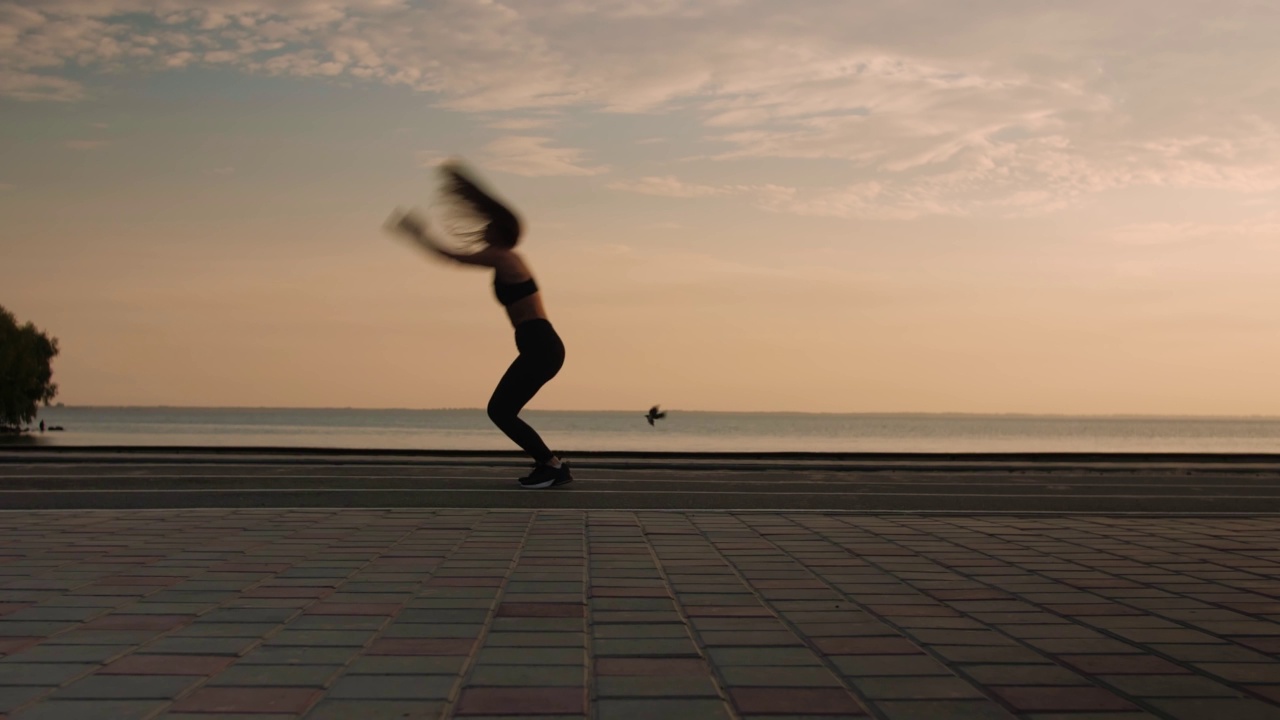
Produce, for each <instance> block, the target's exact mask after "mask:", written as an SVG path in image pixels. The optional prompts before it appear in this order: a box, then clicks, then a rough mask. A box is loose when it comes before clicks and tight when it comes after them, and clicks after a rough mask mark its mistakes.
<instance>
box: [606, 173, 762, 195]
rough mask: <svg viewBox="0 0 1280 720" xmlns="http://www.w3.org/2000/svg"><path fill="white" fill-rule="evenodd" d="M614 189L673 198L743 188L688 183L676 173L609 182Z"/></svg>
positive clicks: (731, 192) (713, 193)
mask: <svg viewBox="0 0 1280 720" xmlns="http://www.w3.org/2000/svg"><path fill="white" fill-rule="evenodd" d="M609 187H610V188H611V189H613V190H624V191H626V192H633V193H639V194H641V195H658V196H661V197H673V198H696V197H711V196H713V195H734V194H737V193H739V192H742V190H743V188H738V187H733V186H717V185H699V184H696V183H686V182H684V181H682V180H680V179H679V178H677V177H675V176H674V175H664V176H661V177H653V176H651V177H642V178H640V179H639V180H618V181H616V182H612V183H609Z"/></svg>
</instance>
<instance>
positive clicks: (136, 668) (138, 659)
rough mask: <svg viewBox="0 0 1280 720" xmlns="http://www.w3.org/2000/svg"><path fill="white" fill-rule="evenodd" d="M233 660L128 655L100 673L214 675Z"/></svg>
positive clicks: (216, 657) (212, 656)
mask: <svg viewBox="0 0 1280 720" xmlns="http://www.w3.org/2000/svg"><path fill="white" fill-rule="evenodd" d="M233 660H234V658H231V657H226V656H217V655H126V656H125V657H122V658H120V659H119V660H116V661H115V662H113V663H111V664H110V665H107V666H106V667H104V668H103V669H102V670H100V671H99V672H100V673H102V674H104V675H213V674H216V673H218V672H221V671H222V670H223V669H224V668H225V667H227V666H228V665H230V664H231V663H232V661H233Z"/></svg>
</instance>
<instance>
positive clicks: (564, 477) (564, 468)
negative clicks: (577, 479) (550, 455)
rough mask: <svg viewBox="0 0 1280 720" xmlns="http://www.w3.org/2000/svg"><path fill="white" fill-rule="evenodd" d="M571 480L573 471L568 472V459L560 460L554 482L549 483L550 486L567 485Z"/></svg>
mask: <svg viewBox="0 0 1280 720" xmlns="http://www.w3.org/2000/svg"><path fill="white" fill-rule="evenodd" d="M571 482H573V473H571V472H569V461H568V460H561V461H560V468H559V469H558V470H557V471H556V479H555V482H553V483H551V487H559V486H561V485H568V484H569V483H571Z"/></svg>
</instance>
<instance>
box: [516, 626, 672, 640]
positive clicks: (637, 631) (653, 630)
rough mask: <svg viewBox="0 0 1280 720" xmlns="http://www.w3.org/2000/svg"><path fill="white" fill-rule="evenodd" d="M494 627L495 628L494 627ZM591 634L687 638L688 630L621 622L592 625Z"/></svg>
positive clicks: (613, 636)
mask: <svg viewBox="0 0 1280 720" xmlns="http://www.w3.org/2000/svg"><path fill="white" fill-rule="evenodd" d="M495 629H496V628H495ZM591 634H592V636H594V637H597V638H687V637H689V630H688V628H686V627H685V626H684V625H680V624H676V623H670V624H667V625H644V624H635V625H628V624H625V623H624V624H621V625H593V626H592V627H591Z"/></svg>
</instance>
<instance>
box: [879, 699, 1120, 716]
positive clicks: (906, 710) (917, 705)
mask: <svg viewBox="0 0 1280 720" xmlns="http://www.w3.org/2000/svg"><path fill="white" fill-rule="evenodd" d="M876 708H877V709H878V710H880V712H882V713H884V716H885V718H886V720H944V719H945V720H1014V716H1013V715H1011V714H1010V713H1009V711H1008V710H1005V709H1004V708H1002V707H1000V706H999V705H996V704H995V703H993V702H990V701H983V700H979V701H969V700H920V701H905V700H882V701H880V702H877V703H876ZM1130 717H1131V718H1133V720H1138V718H1137V717H1134V716H1130Z"/></svg>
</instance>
